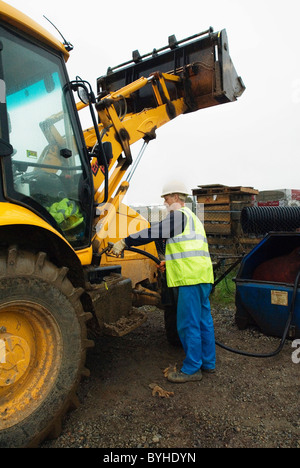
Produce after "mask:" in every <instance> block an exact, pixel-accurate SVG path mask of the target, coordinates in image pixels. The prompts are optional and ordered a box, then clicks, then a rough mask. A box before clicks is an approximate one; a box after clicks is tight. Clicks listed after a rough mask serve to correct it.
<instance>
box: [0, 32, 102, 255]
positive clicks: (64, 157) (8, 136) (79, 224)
mask: <svg viewBox="0 0 300 468" xmlns="http://www.w3.org/2000/svg"><path fill="white" fill-rule="evenodd" d="M62 62H63V61H62V57H60V56H59V54H57V55H55V54H54V53H53V52H50V51H48V50H47V49H44V48H41V47H39V46H37V45H35V44H34V43H32V42H30V41H27V40H26V39H25V38H22V37H20V36H18V35H17V34H14V32H13V30H7V29H4V28H1V51H0V80H1V81H0V83H1V105H2V109H1V142H2V143H1V144H2V145H4V148H3V149H4V151H6V154H7V156H11V157H5V158H3V166H2V167H3V192H4V197H5V198H6V199H7V200H9V201H13V202H15V203H16V204H19V205H22V206H25V207H28V208H29V209H30V210H32V211H34V212H36V213H38V215H39V216H41V217H42V218H43V219H44V220H46V221H47V222H48V223H49V224H50V225H52V226H53V227H54V228H55V229H57V230H58V231H59V232H60V233H61V234H62V235H63V236H64V237H65V238H66V239H67V240H68V241H69V243H70V244H71V245H72V247H73V248H75V249H76V248H83V247H85V246H87V245H89V243H90V239H91V223H92V214H93V211H92V208H93V195H94V193H93V181H92V176H91V171H90V161H89V157H88V154H87V151H86V148H85V144H84V141H83V135H82V133H81V132H80V131H79V129H80V125H79V124H78V115H77V113H76V107H75V103H74V99H73V92H72V89H71V86H70V84H69V83H68V79H67V77H66V74H65V68H64V64H63V63H62ZM2 111H3V112H2ZM1 154H2V155H3V151H1Z"/></svg>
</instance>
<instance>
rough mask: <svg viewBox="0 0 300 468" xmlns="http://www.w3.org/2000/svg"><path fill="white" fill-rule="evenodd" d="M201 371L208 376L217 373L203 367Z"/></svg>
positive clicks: (214, 370)
mask: <svg viewBox="0 0 300 468" xmlns="http://www.w3.org/2000/svg"><path fill="white" fill-rule="evenodd" d="M201 370H202V372H205V373H206V374H215V373H216V369H204V368H203V367H201Z"/></svg>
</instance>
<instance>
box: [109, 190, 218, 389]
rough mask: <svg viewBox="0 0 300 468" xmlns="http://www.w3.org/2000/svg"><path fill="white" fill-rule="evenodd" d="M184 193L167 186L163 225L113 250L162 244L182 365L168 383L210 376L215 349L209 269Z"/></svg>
mask: <svg viewBox="0 0 300 468" xmlns="http://www.w3.org/2000/svg"><path fill="white" fill-rule="evenodd" d="M187 195H188V191H187V189H186V187H185V186H184V184H182V183H181V182H170V183H168V184H166V185H165V187H164V188H163V192H162V195H161V196H162V197H163V198H164V200H165V206H166V207H167V209H168V211H169V213H168V216H167V217H166V218H165V219H164V220H163V221H161V222H159V223H155V224H152V225H151V227H150V228H147V229H143V230H142V231H139V232H137V233H136V234H133V235H130V236H128V237H126V239H121V240H120V241H118V242H116V243H115V244H114V246H113V247H112V253H113V254H115V255H117V256H118V255H120V254H121V253H122V251H123V250H124V249H125V248H126V247H133V246H139V245H144V244H148V243H149V242H152V241H155V240H158V239H166V251H165V262H162V263H161V269H163V268H164V266H165V269H166V278H167V285H168V287H169V288H178V302H177V330H178V335H179V338H180V340H181V343H182V346H183V349H184V352H185V359H184V361H183V365H182V367H181V370H180V371H173V372H170V373H169V374H168V380H169V381H171V382H177V383H183V382H190V381H198V380H201V379H202V371H206V372H214V371H215V364H216V347H215V335H214V325H213V319H212V315H211V308H210V301H209V296H210V293H211V290H212V284H213V283H214V275H213V267H212V262H211V258H210V254H209V250H208V243H207V238H206V233H205V230H204V227H203V224H202V223H201V221H200V220H199V218H198V217H197V216H196V215H195V214H194V213H193V212H192V211H191V210H190V209H189V208H188V207H187V206H185V202H186V198H187Z"/></svg>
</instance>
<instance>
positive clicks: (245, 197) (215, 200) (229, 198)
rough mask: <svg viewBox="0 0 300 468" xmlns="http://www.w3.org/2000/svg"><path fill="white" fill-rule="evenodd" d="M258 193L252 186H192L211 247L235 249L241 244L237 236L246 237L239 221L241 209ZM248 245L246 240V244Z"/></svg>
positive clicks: (252, 201)
mask: <svg viewBox="0 0 300 468" xmlns="http://www.w3.org/2000/svg"><path fill="white" fill-rule="evenodd" d="M258 193H259V192H258V190H255V189H254V188H252V187H242V186H235V187H229V186H224V185H205V186H199V187H198V188H196V189H194V190H193V195H194V196H196V198H197V203H200V204H203V206H204V228H205V230H206V234H207V236H208V241H209V245H210V249H211V251H213V252H217V251H218V249H219V250H220V251H222V252H224V251H226V252H228V251H230V250H232V251H233V252H236V250H237V249H238V248H240V246H241V245H240V244H241V243H240V240H239V238H240V237H241V238H245V236H244V234H243V232H242V228H241V223H240V216H241V211H242V209H243V208H244V207H247V206H251V205H253V204H254V202H255V197H256V195H258ZM249 245H250V243H249V244H248V243H245V247H246V248H248V247H249ZM242 248H243V246H242Z"/></svg>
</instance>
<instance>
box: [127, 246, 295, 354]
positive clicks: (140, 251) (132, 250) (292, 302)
mask: <svg viewBox="0 0 300 468" xmlns="http://www.w3.org/2000/svg"><path fill="white" fill-rule="evenodd" d="M125 250H129V251H131V252H135V253H139V254H141V255H145V256H146V257H148V258H150V259H151V260H153V261H154V262H155V263H156V264H157V265H160V263H161V260H159V259H158V258H157V257H155V256H154V255H152V254H150V253H149V252H146V251H145V250H140V249H136V248H134V247H126V248H125ZM299 280H300V270H299V272H298V274H297V276H296V279H295V282H294V287H293V295H292V301H291V307H290V311H289V315H288V319H287V321H286V324H285V328H284V332H283V335H282V338H281V340H280V344H279V346H278V348H277V349H276V350H275V351H273V352H271V353H266V354H263V353H258V354H256V353H250V352H247V351H240V350H238V349H234V348H230V347H229V346H226V345H224V344H223V343H220V342H219V341H217V340H216V341H215V343H216V345H217V346H219V347H220V348H222V349H225V350H226V351H229V352H231V353H234V354H239V355H241V356H247V357H253V358H271V357H274V356H276V355H277V354H279V353H280V352H281V351H282V348H283V346H284V344H285V342H286V338H287V334H288V332H289V329H290V326H291V322H292V319H293V316H294V311H295V304H296V298H297V290H298V284H299Z"/></svg>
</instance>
